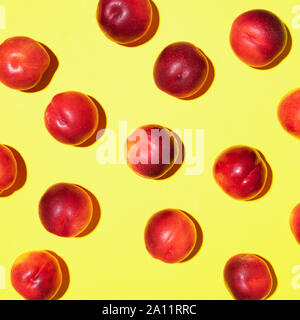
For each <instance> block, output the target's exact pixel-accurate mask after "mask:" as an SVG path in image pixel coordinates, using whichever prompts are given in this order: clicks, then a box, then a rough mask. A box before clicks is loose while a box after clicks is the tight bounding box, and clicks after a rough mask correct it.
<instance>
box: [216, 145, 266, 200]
mask: <svg viewBox="0 0 300 320" xmlns="http://www.w3.org/2000/svg"><path fill="white" fill-rule="evenodd" d="M213 175H214V178H215V180H216V182H217V184H218V185H219V186H220V187H221V188H222V189H223V191H224V192H226V193H227V194H228V195H229V196H231V197H233V198H235V199H239V200H249V199H253V198H254V197H255V196H257V195H258V194H259V193H260V192H261V191H262V190H263V187H264V185H265V182H266V179H267V167H266V164H265V161H264V160H263V159H262V157H261V156H260V154H259V153H258V151H257V150H255V149H254V148H250V147H247V146H234V147H231V148H228V149H226V150H225V151H223V152H222V153H221V154H220V155H219V156H218V158H217V159H216V161H215V163H214V167H213Z"/></svg>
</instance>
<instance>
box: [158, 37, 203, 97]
mask: <svg viewBox="0 0 300 320" xmlns="http://www.w3.org/2000/svg"><path fill="white" fill-rule="evenodd" d="M207 75H208V61H207V58H206V56H205V55H204V54H203V53H202V51H201V50H200V49H198V48H197V47H195V46H194V45H193V44H191V43H188V42H176V43H172V44H170V45H168V46H167V47H166V48H165V49H164V50H163V51H162V52H161V53H160V55H159V56H158V58H157V60H156V62H155V64H154V70H153V77H154V81H155V83H156V85H157V87H158V88H159V89H160V90H162V91H164V92H166V93H168V94H170V95H172V96H174V97H177V98H188V97H190V96H192V95H193V94H195V93H197V92H198V91H199V90H200V89H201V87H202V86H203V84H204V83H205V81H206V79H207Z"/></svg>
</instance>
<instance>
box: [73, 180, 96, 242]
mask: <svg viewBox="0 0 300 320" xmlns="http://www.w3.org/2000/svg"><path fill="white" fill-rule="evenodd" d="M79 187H80V188H81V189H83V190H84V191H85V192H86V193H87V194H88V195H89V197H90V199H91V201H92V206H93V213H92V218H91V221H90V223H89V224H88V226H87V227H86V228H85V229H84V230H83V231H82V232H81V233H80V234H78V235H77V236H76V238H82V237H85V236H87V235H88V234H90V233H92V232H93V231H94V230H95V229H96V227H97V226H98V224H99V221H100V218H101V208H100V205H99V201H98V200H97V198H96V197H95V196H94V194H93V193H92V192H91V191H89V190H87V189H85V188H83V187H82V186H79Z"/></svg>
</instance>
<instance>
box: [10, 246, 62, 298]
mask: <svg viewBox="0 0 300 320" xmlns="http://www.w3.org/2000/svg"><path fill="white" fill-rule="evenodd" d="M11 283H12V285H13V287H14V288H15V290H16V291H17V292H18V293H19V294H20V295H22V296H23V297H24V298H25V299H27V300H50V299H52V298H53V297H54V296H55V294H56V293H57V291H58V290H59V288H60V286H61V284H62V272H61V268H60V265H59V263H58V261H57V259H56V258H55V257H54V256H53V255H52V254H50V253H49V252H48V251H30V252H26V253H23V254H21V255H20V256H19V257H18V258H17V259H16V261H15V262H14V264H13V266H12V268H11Z"/></svg>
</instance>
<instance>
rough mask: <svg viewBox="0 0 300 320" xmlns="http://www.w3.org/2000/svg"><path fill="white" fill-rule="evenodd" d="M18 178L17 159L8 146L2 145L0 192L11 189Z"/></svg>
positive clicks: (0, 148) (0, 151)
mask: <svg viewBox="0 0 300 320" xmlns="http://www.w3.org/2000/svg"><path fill="white" fill-rule="evenodd" d="M16 178H17V161H16V159H15V157H14V155H13V153H12V152H11V151H10V150H9V148H8V147H6V146H4V145H0V193H1V192H3V191H4V190H7V189H9V188H10V187H11V186H12V185H13V184H14V183H15V181H16Z"/></svg>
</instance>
